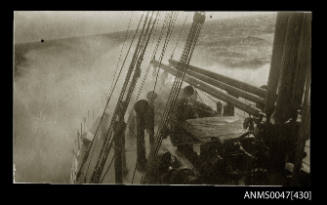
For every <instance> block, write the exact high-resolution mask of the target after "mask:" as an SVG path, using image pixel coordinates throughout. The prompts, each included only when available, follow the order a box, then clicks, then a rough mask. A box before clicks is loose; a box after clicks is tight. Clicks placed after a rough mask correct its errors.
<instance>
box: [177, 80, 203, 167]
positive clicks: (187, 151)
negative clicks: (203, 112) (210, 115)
mask: <svg viewBox="0 0 327 205" xmlns="http://www.w3.org/2000/svg"><path fill="white" fill-rule="evenodd" d="M194 93H195V91H194V89H193V87H192V86H186V87H185V88H183V90H182V93H181V96H180V98H179V99H178V100H177V103H176V109H175V112H174V116H173V119H172V121H171V128H172V135H171V141H172V143H173V144H174V145H177V150H178V151H179V152H180V153H182V154H183V155H184V156H185V157H186V158H188V159H189V160H190V161H191V162H192V163H193V165H195V164H197V158H198V156H197V154H196V153H195V152H194V151H193V144H192V142H184V141H185V140H183V139H184V138H185V136H190V135H189V134H188V133H187V132H186V131H185V130H184V129H183V128H182V127H181V125H182V124H183V123H184V122H185V121H186V120H188V119H193V118H197V117H198V114H197V112H196V109H195V108H194V104H193V102H194V101H193V100H192V98H193V95H194ZM186 139H187V138H186Z"/></svg>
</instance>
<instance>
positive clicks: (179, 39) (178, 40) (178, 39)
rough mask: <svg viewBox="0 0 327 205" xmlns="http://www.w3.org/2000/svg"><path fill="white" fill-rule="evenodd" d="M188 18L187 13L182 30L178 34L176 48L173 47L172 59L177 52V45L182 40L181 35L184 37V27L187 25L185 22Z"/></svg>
mask: <svg viewBox="0 0 327 205" xmlns="http://www.w3.org/2000/svg"><path fill="white" fill-rule="evenodd" d="M186 20H187V15H186V16H185V19H184V22H183V25H182V27H181V30H180V32H179V34H178V37H177V43H176V44H175V48H174V49H173V52H172V54H171V56H170V59H173V57H174V54H175V50H176V48H177V46H178V45H179V42H180V41H181V37H182V34H183V30H184V29H183V28H184V26H185V24H186Z"/></svg>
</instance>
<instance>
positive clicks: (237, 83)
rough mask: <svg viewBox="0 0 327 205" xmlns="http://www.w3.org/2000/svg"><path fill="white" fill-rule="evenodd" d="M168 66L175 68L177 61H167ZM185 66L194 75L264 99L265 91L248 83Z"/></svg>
mask: <svg viewBox="0 0 327 205" xmlns="http://www.w3.org/2000/svg"><path fill="white" fill-rule="evenodd" d="M169 64H170V65H174V66H177V65H178V61H175V60H172V59H171V60H169ZM187 66H188V69H187V70H188V71H193V72H196V73H200V74H203V75H206V76H209V77H211V78H214V79H215V80H217V81H220V82H223V83H226V84H228V85H230V86H234V87H236V88H238V89H241V90H244V91H246V92H250V93H252V94H255V95H258V96H260V97H263V98H265V97H266V94H267V91H266V90H265V89H263V88H258V87H256V86H254V85H250V84H248V83H245V82H242V81H239V80H236V79H233V78H230V77H227V76H224V75H221V74H218V73H214V72H211V71H208V70H205V69H202V68H199V67H196V66H192V65H187Z"/></svg>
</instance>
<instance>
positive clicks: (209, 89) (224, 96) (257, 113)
mask: <svg viewBox="0 0 327 205" xmlns="http://www.w3.org/2000/svg"><path fill="white" fill-rule="evenodd" d="M152 64H153V65H154V66H159V63H157V62H155V61H152ZM160 67H161V68H162V69H164V70H166V71H168V72H169V73H170V74H172V75H176V73H177V70H176V69H175V68H173V67H171V66H168V65H164V64H161V66H160ZM184 81H185V82H187V83H189V84H191V85H193V86H194V87H196V88H198V89H200V90H202V91H203V92H206V93H208V94H210V95H211V96H213V97H215V98H217V99H220V100H222V101H225V102H229V103H231V104H233V105H234V106H235V107H237V108H239V109H240V110H243V111H245V112H247V113H250V114H251V115H254V116H261V115H263V113H262V112H261V110H260V109H258V108H256V107H254V106H252V105H249V104H246V103H244V102H242V101H240V100H239V99H237V98H235V97H233V96H231V95H229V94H226V93H224V92H223V91H220V90H218V89H216V88H214V87H212V86H210V85H208V84H206V83H204V82H202V81H200V80H198V79H196V78H194V77H191V76H189V75H188V74H186V75H185V77H184Z"/></svg>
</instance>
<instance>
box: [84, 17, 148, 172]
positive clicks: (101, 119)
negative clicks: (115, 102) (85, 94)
mask: <svg viewBox="0 0 327 205" xmlns="http://www.w3.org/2000/svg"><path fill="white" fill-rule="evenodd" d="M141 19H142V17H141ZM141 19H140V20H141ZM131 20H132V15H131V16H130V20H129V23H128V26H127V31H126V36H125V40H124V43H123V47H122V49H121V53H120V55H121V54H122V50H123V48H124V45H125V42H126V40H127V37H128V32H129V28H130V23H131ZM136 32H137V31H136ZM133 40H134V39H133ZM131 44H133V41H132V43H131ZM127 55H128V54H127ZM119 61H120V56H119V59H118V61H117V66H118V62H119ZM116 70H117V69H116ZM110 90H111V91H110V95H109V97H108V99H107V102H106V105H105V108H104V110H103V112H102V115H101V118H100V121H99V123H98V126H97V129H96V131H95V134H94V137H93V139H92V142H91V144H90V146H89V149H88V151H87V152H86V155H85V157H84V158H83V161H82V164H81V166H80V169H79V172H81V169H82V168H83V166H84V164H85V162H86V160H87V158H88V156H89V152H90V150H91V149H92V145H93V143H94V141H95V138H96V136H97V133H98V130H99V127H100V124H101V123H102V121H103V117H104V113H105V110H106V107H107V106H108V104H109V101H110V99H111V94H112V91H113V88H112V86H111V89H110ZM92 153H93V152H91V156H92ZM79 174H80V173H79Z"/></svg>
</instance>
